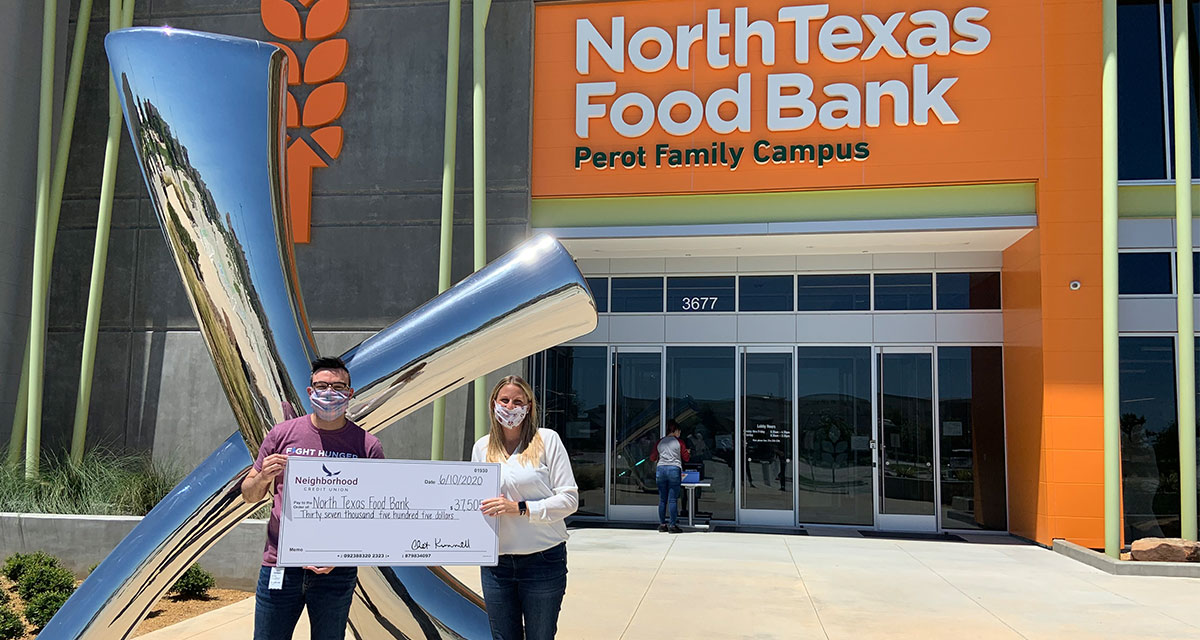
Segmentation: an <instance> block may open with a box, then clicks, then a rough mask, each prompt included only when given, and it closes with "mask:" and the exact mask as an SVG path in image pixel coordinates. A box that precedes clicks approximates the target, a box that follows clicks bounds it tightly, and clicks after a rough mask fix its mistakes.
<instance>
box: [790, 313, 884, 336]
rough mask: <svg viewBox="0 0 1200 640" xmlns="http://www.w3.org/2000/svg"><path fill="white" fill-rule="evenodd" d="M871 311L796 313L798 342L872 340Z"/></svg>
mask: <svg viewBox="0 0 1200 640" xmlns="http://www.w3.org/2000/svg"><path fill="white" fill-rule="evenodd" d="M871 333H872V325H871V314H869V313H800V314H796V342H801V343H808V342H870V341H871Z"/></svg>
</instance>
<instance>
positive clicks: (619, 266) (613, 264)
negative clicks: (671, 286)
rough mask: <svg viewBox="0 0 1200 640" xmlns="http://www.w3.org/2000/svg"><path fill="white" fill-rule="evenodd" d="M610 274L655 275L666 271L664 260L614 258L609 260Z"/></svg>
mask: <svg viewBox="0 0 1200 640" xmlns="http://www.w3.org/2000/svg"><path fill="white" fill-rule="evenodd" d="M608 270H609V273H614V274H615V273H636V274H643V273H647V274H654V273H663V272H664V271H665V270H666V261H665V260H664V259H663V258H612V259H611V260H609V266H608Z"/></svg>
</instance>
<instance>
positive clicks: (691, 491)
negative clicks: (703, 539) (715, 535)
mask: <svg viewBox="0 0 1200 640" xmlns="http://www.w3.org/2000/svg"><path fill="white" fill-rule="evenodd" d="M682 486H683V488H684V489H687V494H688V528H690V529H695V528H697V525H696V523H695V518H696V487H711V486H712V483H711V482H685V483H683V485H682ZM699 527H700V528H704V529H707V528H708V525H706V524H705V525H699Z"/></svg>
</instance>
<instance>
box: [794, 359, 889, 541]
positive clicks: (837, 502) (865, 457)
mask: <svg viewBox="0 0 1200 640" xmlns="http://www.w3.org/2000/svg"><path fill="white" fill-rule="evenodd" d="M797 362H798V363H799V366H798V367H797V369H796V371H797V374H796V383H797V393H796V406H797V416H798V420H799V421H798V422H797V423H796V426H797V428H796V440H797V443H798V447H797V451H798V453H799V458H798V459H797V464H796V465H795V466H796V494H797V502H798V504H799V507H800V512H799V519H800V522H807V523H813V524H817V523H822V524H858V525H867V526H870V525H871V523H872V522H873V521H874V517H875V506H874V504H873V503H872V501H871V500H872V493H871V486H872V484H871V483H872V475H873V473H874V471H873V470H872V468H871V438H872V426H871V349H870V348H868V347H800V348H799V349H798V350H797Z"/></svg>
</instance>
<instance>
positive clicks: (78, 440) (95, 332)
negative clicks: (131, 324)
mask: <svg viewBox="0 0 1200 640" xmlns="http://www.w3.org/2000/svg"><path fill="white" fill-rule="evenodd" d="M133 2H134V0H125V2H124V4H122V2H121V0H109V9H108V11H109V14H108V29H109V31H110V32H111V31H116V30H117V29H121V28H123V27H127V26H129V25H131V24H133ZM122 121H123V117H122V115H121V101H120V98H119V97H118V94H117V86H116V84H115V83H114V82H113V80H112V77H111V75H110V77H109V79H108V142H107V144H106V145H105V148H104V174H103V176H102V178H101V181H100V210H99V212H98V214H97V216H96V245H95V249H94V250H93V253H92V283H91V287H90V289H89V290H88V306H87V317H86V319H85V320H84V325H83V356H82V358H81V359H80V364H79V392H78V393H77V394H76V397H75V424H74V428H73V430H72V433H71V460H72V461H74V462H79V461H81V460H82V459H83V446H84V443H85V441H86V439H87V420H88V408H89V405H90V404H91V398H92V378H93V372H94V369H95V365H96V341H97V340H98V339H99V332H100V306H101V303H102V301H103V298H104V273H105V267H106V266H107V265H108V238H109V232H110V231H111V230H112V207H113V197H114V196H115V195H116V194H115V190H116V185H117V156H118V154H119V152H120V150H121V124H122Z"/></svg>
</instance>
